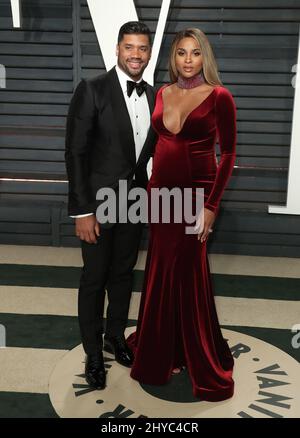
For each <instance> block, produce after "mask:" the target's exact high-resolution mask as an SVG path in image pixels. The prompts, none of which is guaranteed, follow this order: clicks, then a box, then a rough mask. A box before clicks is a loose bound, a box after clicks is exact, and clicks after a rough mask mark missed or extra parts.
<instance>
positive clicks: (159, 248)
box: [127, 28, 236, 401]
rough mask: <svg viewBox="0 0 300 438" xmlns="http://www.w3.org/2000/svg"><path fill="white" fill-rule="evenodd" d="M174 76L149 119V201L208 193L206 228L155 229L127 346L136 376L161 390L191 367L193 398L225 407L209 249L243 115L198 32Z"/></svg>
mask: <svg viewBox="0 0 300 438" xmlns="http://www.w3.org/2000/svg"><path fill="white" fill-rule="evenodd" d="M169 70H170V76H171V83H170V84H167V85H164V86H163V87H161V88H160V89H159V91H158V93H157V96H156V105H155V109H154V112H153V115H152V124H153V127H154V129H155V130H156V132H157V134H158V141H157V144H156V148H155V153H154V159H153V169H152V175H151V178H150V180H149V184H148V196H150V191H151V189H152V188H161V187H167V188H169V189H171V188H173V187H180V188H193V190H195V188H197V187H199V188H201V187H202V188H203V189H204V209H203V211H204V227H202V230H201V232H200V233H199V234H187V233H186V232H185V229H186V223H185V222H184V221H183V222H182V223H175V221H173V222H172V221H171V223H151V222H150V223H149V226H150V234H149V248H148V254H147V261H146V267H145V276H144V285H143V290H142V296H141V304H140V310H139V317H138V324H137V329H136V332H134V333H133V334H131V335H130V336H129V337H128V339H127V344H128V346H129V347H130V348H131V349H132V351H133V352H134V354H135V359H134V363H133V366H132V369H131V374H130V375H131V377H132V378H134V379H136V380H138V381H139V382H141V383H144V384H150V385H161V384H165V383H167V382H168V381H169V379H170V378H171V376H172V374H174V373H175V372H179V371H180V370H181V369H183V368H184V367H186V368H187V370H188V373H189V375H190V378H191V381H192V385H193V394H194V396H195V397H199V398H200V399H202V400H207V401H220V400H225V399H227V398H230V397H231V396H232V395H233V390H234V381H233V379H232V371H233V365H234V361H233V357H232V355H231V352H230V350H229V347H228V344H227V342H226V341H225V340H224V338H223V336H222V333H221V329H220V326H219V321H218V316H217V313H216V308H215V302H214V295H213V288H212V283H211V277H210V270H209V262H208V257H207V248H206V246H207V238H208V236H209V232H211V231H212V225H213V223H214V221H215V218H216V216H217V213H218V208H219V204H220V200H221V196H222V194H223V192H224V189H225V187H226V185H227V182H228V179H229V177H230V175H231V173H232V170H233V166H234V161H235V145H236V108H235V104H234V101H233V97H232V95H231V93H230V92H229V91H228V90H227V89H226V88H225V87H224V86H222V83H221V81H220V79H219V76H218V71H217V66H216V62H215V59H214V55H213V52H212V49H211V47H210V44H209V42H208V40H207V38H206V36H205V34H204V33H203V32H201V31H200V30H199V29H194V28H192V29H186V30H184V31H181V32H179V33H178V34H177V35H176V36H175V39H174V41H173V44H172V48H171V53H170V61H169ZM217 138H218V142H219V145H220V152H221V158H220V161H219V163H218V162H217V159H216V154H215V143H216V139H217ZM150 209H151V205H150Z"/></svg>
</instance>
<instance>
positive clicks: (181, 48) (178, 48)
mask: <svg viewBox="0 0 300 438" xmlns="http://www.w3.org/2000/svg"><path fill="white" fill-rule="evenodd" d="M177 50H184V51H185V52H186V50H185V49H184V48H183V47H177ZM195 50H201V49H200V47H199V48H197V49H193V51H195Z"/></svg>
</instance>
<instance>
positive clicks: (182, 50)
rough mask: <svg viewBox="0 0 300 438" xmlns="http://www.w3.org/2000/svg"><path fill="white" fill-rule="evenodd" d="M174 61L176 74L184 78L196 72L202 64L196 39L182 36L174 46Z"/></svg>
mask: <svg viewBox="0 0 300 438" xmlns="http://www.w3.org/2000/svg"><path fill="white" fill-rule="evenodd" d="M175 63H176V68H177V71H178V74H179V75H180V76H182V77H184V78H191V77H192V76H195V75H196V74H198V73H199V72H200V71H201V69H202V65H203V58H202V53H201V49H200V46H199V43H198V41H196V40H195V39H194V38H190V37H186V38H182V39H181V40H180V41H179V42H178V44H177V47H176V57H175Z"/></svg>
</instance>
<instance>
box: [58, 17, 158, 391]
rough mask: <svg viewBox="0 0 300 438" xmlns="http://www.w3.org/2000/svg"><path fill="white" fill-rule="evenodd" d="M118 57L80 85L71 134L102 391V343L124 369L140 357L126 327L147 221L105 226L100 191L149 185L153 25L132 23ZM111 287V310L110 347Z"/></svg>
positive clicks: (87, 305) (71, 173)
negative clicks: (148, 75) (146, 77)
mask: <svg viewBox="0 0 300 438" xmlns="http://www.w3.org/2000/svg"><path fill="white" fill-rule="evenodd" d="M116 55H117V65H116V66H115V67H114V68H112V69H111V70H110V71H108V72H107V73H106V74H103V75H100V76H97V77H95V78H92V79H89V80H82V81H81V82H80V83H79V85H78V86H77V88H76V90H75V93H74V96H73V98H72V100H71V103H70V108H69V113H68V118H67V132H66V152H65V159H66V168H67V174H68V178H69V204H68V212H69V215H70V216H71V217H74V218H75V228H76V236H78V237H79V238H80V241H81V250H82V259H83V269H82V273H81V278H80V286H79V295H78V316H79V326H80V332H81V338H82V344H83V348H84V350H85V353H86V364H85V376H86V381H87V382H88V384H89V385H90V386H91V387H92V388H95V389H103V388H104V387H105V385H106V373H105V369H104V362H103V353H102V350H103V348H104V350H105V351H109V352H111V353H113V354H114V356H115V359H116V361H117V362H119V363H120V364H122V365H124V366H127V367H130V366H131V365H132V362H133V359H134V358H133V355H132V352H131V351H130V350H129V348H128V347H127V345H126V342H125V336H124V330H125V328H126V325H127V320H128V309H129V302H130V297H131V292H132V277H133V268H134V266H135V263H136V260H137V256H138V249H139V243H140V239H141V233H142V229H143V224H142V223H135V224H134V223H130V222H127V223H118V221H117V223H115V224H102V223H101V224H100V223H99V222H98V221H97V217H96V210H97V206H98V205H99V201H97V200H96V193H97V191H98V190H99V189H100V188H104V187H110V188H112V189H114V190H115V191H116V193H117V189H118V185H119V180H127V182H128V186H129V187H143V188H146V186H147V182H148V177H147V163H148V160H149V158H150V156H151V155H153V149H154V146H155V141H156V135H155V133H154V131H153V130H152V128H151V124H150V117H151V113H152V111H153V107H154V98H155V95H154V89H153V87H151V86H150V85H149V84H147V83H146V82H145V81H143V80H142V75H143V71H144V70H145V68H146V67H147V65H148V63H149V60H150V56H151V37H150V30H149V29H148V27H147V26H146V25H145V24H143V23H141V22H128V23H125V24H124V25H123V26H122V27H121V28H120V31H119V35H118V44H117V49H116ZM128 204H129V205H128V206H130V203H128ZM120 222H121V221H120ZM105 290H107V293H108V309H107V315H106V316H107V319H106V327H105V335H104V345H103V338H102V333H104V327H103V308H104V298H105Z"/></svg>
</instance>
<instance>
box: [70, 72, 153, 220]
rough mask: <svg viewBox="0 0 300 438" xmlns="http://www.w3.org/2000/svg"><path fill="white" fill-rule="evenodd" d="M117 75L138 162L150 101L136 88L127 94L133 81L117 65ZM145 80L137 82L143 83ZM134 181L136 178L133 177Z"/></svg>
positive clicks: (145, 133)
mask: <svg viewBox="0 0 300 438" xmlns="http://www.w3.org/2000/svg"><path fill="white" fill-rule="evenodd" d="M116 73H117V76H118V79H119V82H120V85H121V89H122V91H123V96H124V99H125V102H126V106H127V110H128V114H129V116H130V120H131V126H132V132H133V137H134V144H135V156H136V161H137V160H138V158H139V156H140V153H141V150H142V148H143V145H144V143H145V140H146V138H147V134H148V130H149V127H150V110H149V105H148V100H147V96H146V93H145V92H144V93H143V94H142V95H141V96H138V94H137V92H136V89H135V88H134V90H133V92H132V94H131V96H130V97H129V96H128V94H127V81H132V78H130V77H129V76H128V75H127V74H126V73H125V72H124V71H123V70H121V69H120V67H119V66H118V65H116ZM142 79H143V78H141V79H139V80H138V81H136V82H137V83H139V82H141V81H142ZM133 179H134V177H133ZM92 214H93V213H86V214H79V215H76V216H71V217H72V218H79V217H85V216H90V215H92Z"/></svg>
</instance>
